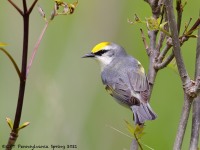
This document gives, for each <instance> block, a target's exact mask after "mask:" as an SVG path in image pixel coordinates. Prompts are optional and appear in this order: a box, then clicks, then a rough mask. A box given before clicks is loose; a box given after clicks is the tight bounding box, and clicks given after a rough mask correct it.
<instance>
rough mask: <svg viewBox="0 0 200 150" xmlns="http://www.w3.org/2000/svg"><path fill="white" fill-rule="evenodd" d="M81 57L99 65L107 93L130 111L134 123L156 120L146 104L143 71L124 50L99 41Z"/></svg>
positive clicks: (147, 88)
mask: <svg viewBox="0 0 200 150" xmlns="http://www.w3.org/2000/svg"><path fill="white" fill-rule="evenodd" d="M82 58H94V59H96V60H97V61H98V62H99V63H100V66H101V79H102V82H103V84H104V85H105V89H106V91H107V92H108V93H109V94H110V95H111V96H112V97H114V98H115V99H116V101H117V102H118V103H119V104H121V105H123V106H125V107H128V108H129V109H131V110H132V112H133V119H134V121H135V124H139V125H140V124H144V123H145V121H146V120H154V119H156V117H157V115H156V114H155V113H154V111H153V110H152V108H151V107H150V105H149V103H148V101H149V82H148V79H147V77H146V74H145V71H144V68H143V67H142V65H141V63H140V62H139V61H138V60H137V59H135V58H133V57H132V56H130V55H128V54H127V53H126V51H125V50H124V48H123V47H121V46H119V45H117V44H115V43H112V42H101V43H99V44H97V45H96V46H95V47H94V48H93V49H92V51H91V52H90V53H88V54H85V55H84V56H83V57H82Z"/></svg>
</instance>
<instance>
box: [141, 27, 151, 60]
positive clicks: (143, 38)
mask: <svg viewBox="0 0 200 150" xmlns="http://www.w3.org/2000/svg"><path fill="white" fill-rule="evenodd" d="M140 31H141V36H142V41H143V43H144V46H145V49H146V52H147V55H148V56H149V55H150V51H149V46H148V44H147V42H146V38H145V36H144V32H143V30H142V29H140Z"/></svg>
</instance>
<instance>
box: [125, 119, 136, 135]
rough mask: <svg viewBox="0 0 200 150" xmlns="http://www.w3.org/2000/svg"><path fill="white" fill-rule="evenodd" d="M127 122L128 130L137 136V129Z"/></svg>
mask: <svg viewBox="0 0 200 150" xmlns="http://www.w3.org/2000/svg"><path fill="white" fill-rule="evenodd" d="M125 122H126V125H127V128H128V131H129V132H130V133H131V134H132V135H133V136H134V134H135V127H134V126H132V125H131V124H130V123H129V122H128V121H126V120H125Z"/></svg>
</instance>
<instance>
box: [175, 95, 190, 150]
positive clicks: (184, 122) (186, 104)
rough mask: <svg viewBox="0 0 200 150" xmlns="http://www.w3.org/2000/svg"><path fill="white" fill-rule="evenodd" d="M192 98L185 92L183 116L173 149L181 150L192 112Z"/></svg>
mask: <svg viewBox="0 0 200 150" xmlns="http://www.w3.org/2000/svg"><path fill="white" fill-rule="evenodd" d="M191 104H192V100H191V99H190V98H189V97H188V96H187V94H184V104H183V108H182V113H181V118H180V122H179V126H178V130H177V134H176V140H175V142H174V147H173V150H181V147H182V143H183V138H184V135H185V131H186V127H187V122H188V118H189V114H190V108H191Z"/></svg>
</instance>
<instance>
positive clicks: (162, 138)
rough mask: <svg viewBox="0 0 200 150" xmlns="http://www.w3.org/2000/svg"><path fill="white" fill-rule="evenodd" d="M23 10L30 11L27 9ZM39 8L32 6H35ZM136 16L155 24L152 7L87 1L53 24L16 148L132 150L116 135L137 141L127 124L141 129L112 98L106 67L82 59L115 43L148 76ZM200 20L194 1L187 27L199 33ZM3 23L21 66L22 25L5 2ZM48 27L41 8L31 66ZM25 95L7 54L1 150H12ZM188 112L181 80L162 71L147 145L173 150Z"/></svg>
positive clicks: (189, 52) (191, 47) (33, 25)
mask: <svg viewBox="0 0 200 150" xmlns="http://www.w3.org/2000/svg"><path fill="white" fill-rule="evenodd" d="M66 1H67V0H66ZM15 2H16V3H17V4H18V5H19V6H22V4H21V1H15ZM31 2H32V1H30V0H29V4H30V3H31ZM67 2H69V3H72V2H74V1H72V0H70V1H67ZM38 4H39V5H40V6H41V7H42V8H43V9H44V11H45V13H46V15H47V16H48V15H49V14H50V13H51V11H52V9H53V7H54V2H53V0H52V1H42V0H39V2H38ZM135 13H137V14H138V16H139V17H140V18H141V19H143V20H144V19H145V17H150V14H151V11H150V8H149V6H148V5H147V4H146V3H145V2H144V1H138V0H127V1H117V0H109V1H107V0H101V1H97V0H96V1H94V0H84V1H81V0H80V1H79V4H78V7H77V9H76V10H75V13H74V14H73V15H70V16H58V17H56V18H55V19H54V21H53V22H51V23H50V25H49V27H48V29H47V31H46V33H45V35H44V38H43V40H42V42H41V45H40V47H39V51H38V53H37V55H36V59H35V61H34V62H33V65H32V68H31V70H30V73H29V76H28V80H27V86H26V93H25V101H24V107H23V112H22V119H21V123H23V122H26V121H29V122H30V123H31V124H30V125H29V126H28V127H27V128H25V129H23V130H22V131H21V132H20V135H19V138H18V140H17V143H16V145H17V144H21V145H34V144H36V145H51V144H55V145H65V146H66V145H77V149H79V150H128V149H129V147H130V144H131V141H132V140H131V139H130V138H128V137H126V136H124V135H123V134H120V133H119V132H117V131H115V130H113V129H112V128H116V129H117V130H120V131H122V132H123V133H125V134H129V132H128V130H127V127H126V124H125V121H124V120H127V121H129V122H131V123H133V122H132V113H131V111H129V110H128V109H126V108H124V107H121V106H120V105H118V104H117V103H116V102H115V101H114V100H113V99H112V97H111V96H109V95H108V94H107V93H106V92H105V89H104V86H103V85H102V83H101V79H100V68H99V66H98V64H97V63H96V62H94V61H93V60H90V59H81V56H82V55H84V54H85V53H87V52H89V51H91V49H92V48H93V46H94V45H95V44H97V43H99V42H102V41H112V42H116V43H118V44H120V45H122V46H123V47H124V48H125V49H126V50H127V52H128V53H129V54H130V55H133V56H134V57H135V58H137V59H138V60H140V62H141V63H142V64H143V66H144V68H145V70H148V57H147V55H146V52H145V49H144V45H143V42H142V40H141V35H140V30H139V29H140V28H143V30H144V31H145V34H146V36H147V32H146V27H145V25H144V24H138V25H130V24H129V23H127V18H129V19H132V20H133V18H134V14H135ZM198 14H199V5H197V2H196V1H194V0H193V1H188V4H187V5H186V7H185V9H184V12H183V22H182V23H183V26H184V23H186V22H187V21H188V20H189V18H190V17H192V18H193V20H192V23H191V25H192V24H193V23H194V21H195V20H196V19H197V18H198ZM0 20H1V21H0V42H5V43H8V46H7V47H6V49H7V50H8V51H9V52H10V53H11V54H12V56H13V57H14V58H15V60H16V62H17V64H18V65H19V66H20V65H21V49H22V33H23V32H22V31H23V28H22V25H23V24H22V18H21V16H20V15H19V14H18V12H17V11H16V10H15V9H14V8H13V7H12V6H11V5H10V4H9V3H8V2H7V1H1V2H0ZM44 24H45V22H44V20H43V19H42V17H41V16H40V14H39V13H38V10H37V8H36V7H35V8H34V10H33V12H32V14H31V16H30V36H29V38H30V43H29V58H30V55H31V52H32V50H33V47H34V44H35V42H36V41H37V38H38V37H39V35H40V33H41V31H42V29H43V26H44ZM183 30H184V28H182V29H181V33H182V32H183ZM195 48H196V39H191V40H189V42H186V43H185V44H184V46H183V47H182V49H183V57H184V60H185V64H186V67H187V70H188V72H189V74H190V75H191V77H193V74H194V62H195ZM20 68H21V67H20ZM18 88H19V79H18V76H17V74H16V72H15V70H14V68H13V66H12V64H11V62H10V61H9V60H8V59H7V57H5V55H4V54H3V53H0V101H1V104H0V146H1V145H3V144H6V143H7V140H8V137H9V133H10V129H9V127H8V125H7V123H6V120H5V118H6V117H10V118H11V119H14V115H15V109H16V103H17V97H18ZM182 104H183V92H182V86H181V82H180V78H179V76H178V75H177V73H176V72H174V70H172V69H170V68H166V69H164V70H162V71H160V72H159V73H158V76H157V78H156V82H155V86H154V90H153V93H152V97H151V106H152V108H153V109H154V111H155V112H156V113H157V115H158V118H157V120H155V121H152V122H150V121H149V122H147V123H146V126H145V133H146V134H145V135H144V136H143V138H142V143H144V144H146V145H148V146H150V147H152V148H153V149H155V150H160V149H162V150H169V149H172V146H173V142H174V139H175V135H176V130H177V127H178V122H179V117H180V114H181V109H182ZM189 122H191V117H190V121H189ZM190 130H191V123H189V124H188V128H187V131H186V136H185V139H184V145H183V150H186V149H188V145H189V138H190ZM144 149H148V148H145V147H144Z"/></svg>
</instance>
